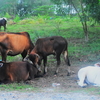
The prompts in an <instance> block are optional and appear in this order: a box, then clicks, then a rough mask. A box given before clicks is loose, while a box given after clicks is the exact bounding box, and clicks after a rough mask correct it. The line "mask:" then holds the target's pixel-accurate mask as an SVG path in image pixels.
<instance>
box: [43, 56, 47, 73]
mask: <svg viewBox="0 0 100 100" xmlns="http://www.w3.org/2000/svg"><path fill="white" fill-rule="evenodd" d="M43 64H44V72H43V73H44V74H46V73H47V66H46V65H47V57H44V58H43Z"/></svg>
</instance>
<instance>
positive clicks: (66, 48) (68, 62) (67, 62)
mask: <svg viewBox="0 0 100 100" xmlns="http://www.w3.org/2000/svg"><path fill="white" fill-rule="evenodd" d="M63 54H64V60H65V63H66V64H67V65H68V70H67V71H68V75H70V66H71V64H70V60H69V57H68V43H67V41H66V47H65V50H64V52H63Z"/></svg>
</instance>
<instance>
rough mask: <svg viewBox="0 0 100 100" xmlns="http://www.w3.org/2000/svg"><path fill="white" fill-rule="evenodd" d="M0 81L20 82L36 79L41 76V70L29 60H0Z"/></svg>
mask: <svg viewBox="0 0 100 100" xmlns="http://www.w3.org/2000/svg"><path fill="white" fill-rule="evenodd" d="M0 64H1V67H0V82H1V83H9V82H20V81H26V80H28V79H34V77H38V76H39V71H38V69H37V68H36V67H34V66H33V64H30V63H29V62H9V63H4V62H0Z"/></svg>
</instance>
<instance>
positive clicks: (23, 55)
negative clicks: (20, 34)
mask: <svg viewBox="0 0 100 100" xmlns="http://www.w3.org/2000/svg"><path fill="white" fill-rule="evenodd" d="M21 55H22V58H23V59H22V61H23V60H24V58H25V57H26V55H27V51H23V52H22V53H21Z"/></svg>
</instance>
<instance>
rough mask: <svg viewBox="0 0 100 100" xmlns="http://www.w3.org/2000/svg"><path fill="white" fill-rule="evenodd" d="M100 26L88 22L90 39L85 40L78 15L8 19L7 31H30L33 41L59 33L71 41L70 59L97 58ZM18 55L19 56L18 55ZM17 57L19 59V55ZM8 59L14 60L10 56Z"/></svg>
mask: <svg viewBox="0 0 100 100" xmlns="http://www.w3.org/2000/svg"><path fill="white" fill-rule="evenodd" d="M99 27H100V26H99V25H96V26H95V27H90V23H89V22H88V32H89V41H88V42H85V36H84V32H83V29H82V25H81V23H80V21H79V19H78V18H77V17H73V18H69V17H66V18H52V19H50V18H49V19H46V18H44V17H38V18H37V17H31V18H27V19H24V20H19V21H17V22H14V21H13V20H8V25H7V32H22V31H26V32H29V34H30V36H31V39H32V41H33V43H35V41H36V40H37V38H39V37H48V36H54V35H59V36H63V37H64V38H66V39H67V41H68V43H69V47H68V50H69V56H70V59H76V60H77V59H79V60H90V61H92V60H97V59H99V58H100V54H99V51H100V28H99ZM16 57H17V56H16ZM16 57H14V58H15V59H18V57H17V58H16ZM19 59H20V58H19ZM8 60H10V61H11V60H12V58H11V57H8Z"/></svg>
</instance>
